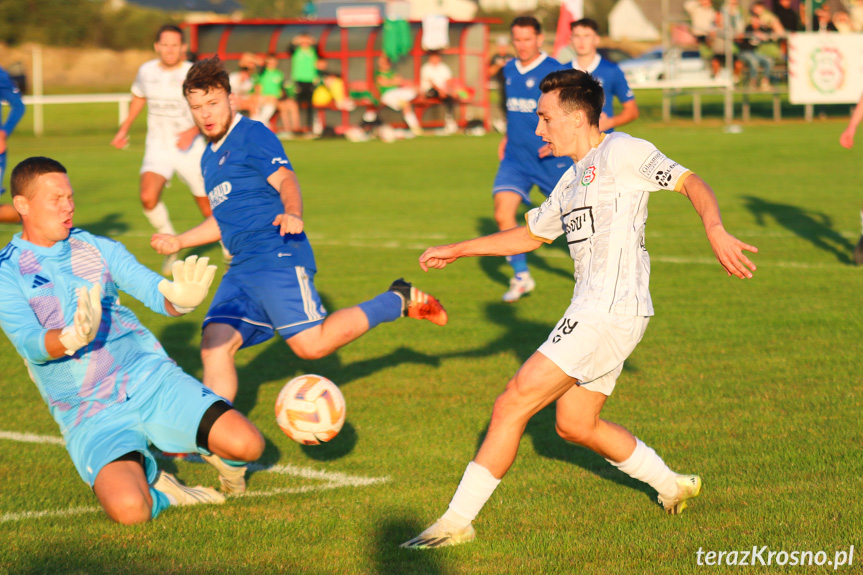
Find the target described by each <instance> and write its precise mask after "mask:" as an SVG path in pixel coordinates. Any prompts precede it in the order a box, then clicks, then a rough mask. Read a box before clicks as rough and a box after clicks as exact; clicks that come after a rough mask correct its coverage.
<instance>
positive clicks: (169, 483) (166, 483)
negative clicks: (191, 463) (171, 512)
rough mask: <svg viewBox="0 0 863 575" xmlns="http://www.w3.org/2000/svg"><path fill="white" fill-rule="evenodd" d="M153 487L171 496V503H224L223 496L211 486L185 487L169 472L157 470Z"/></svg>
mask: <svg viewBox="0 0 863 575" xmlns="http://www.w3.org/2000/svg"><path fill="white" fill-rule="evenodd" d="M153 489H155V490H156V491H161V492H162V493H164V494H165V495H168V496H169V499H170V498H173V500H172V501H171V504H173V505H197V504H199V503H224V502H225V496H224V495H222V494H221V493H219V492H218V491H216V490H215V489H213V488H212V487H201V486H200V485H198V486H196V487H186V486H185V485H183V484H182V483H180V482H179V481H177V479H176V478H175V477H174V476H173V475H171V474H170V473H165V472H164V471H159V476H158V477H157V478H156V482H155V483H153Z"/></svg>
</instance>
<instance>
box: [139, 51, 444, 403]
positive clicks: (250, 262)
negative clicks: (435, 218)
mask: <svg viewBox="0 0 863 575" xmlns="http://www.w3.org/2000/svg"><path fill="white" fill-rule="evenodd" d="M183 91H184V93H185V94H186V98H187V99H188V101H189V106H190V107H191V109H192V115H193V116H194V117H195V122H196V123H197V124H198V127H200V128H201V131H202V132H203V134H204V136H205V137H206V138H207V140H209V142H210V143H209V145H208V146H207V149H206V151H205V152H204V157H203V158H202V160H201V165H202V170H203V173H204V180H205V182H206V186H207V190H208V195H209V198H210V204H211V205H212V207H213V215H212V216H211V217H209V218H207V219H206V220H205V221H204V223H202V224H200V225H199V226H197V227H195V228H192V229H191V230H188V231H186V232H184V233H182V234H180V235H178V236H173V235H168V234H154V235H153V239H152V242H151V244H152V246H153V248H154V249H155V250H156V251H158V252H159V253H161V254H173V253H176V252H177V251H179V250H181V249H183V248H188V247H193V246H199V245H202V244H206V243H210V242H214V241H216V240H218V239H219V238H220V237H221V238H222V241H223V242H224V244H225V246H226V247H227V248H228V250H230V252H231V253H232V254H233V256H234V260H233V263H232V265H231V268H230V269H229V270H228V272H227V273H226V274H225V276H224V277H223V278H222V283H221V285H220V286H219V289H218V291H217V292H216V295H215V296H214V297H213V302H212V305H211V306H210V309H209V311H208V312H207V316H206V319H205V320H204V331H203V337H202V341H201V358H202V360H203V364H204V385H206V386H207V387H209V388H210V389H212V390H213V391H215V392H216V393H218V394H219V395H221V396H223V397H226V398H228V399H229V400H233V399H234V397H235V396H236V394H237V372H236V368H235V367H234V355H235V354H236V353H237V351H238V350H239V349H240V348H243V347H248V346H252V345H256V344H259V343H262V342H264V341H267V340H268V339H270V338H271V337H273V335H274V333H275V332H278V333H279V335H281V336H282V337H283V338H285V341H286V342H287V344H288V345H289V346H290V348H291V349H292V350H293V352H294V353H296V354H297V355H298V356H299V357H301V358H303V359H318V358H321V357H324V356H326V355H329V354H330V353H332V352H334V351H335V350H337V349H338V348H340V347H342V346H343V345H345V344H347V343H349V342H351V341H353V340H355V339H357V338H358V337H360V336H361V335H363V334H364V333H366V332H367V331H368V330H370V329H371V328H373V327H375V326H377V325H378V324H381V323H384V322H389V321H394V320H396V319H398V318H399V317H402V316H410V317H413V318H417V319H427V320H430V321H431V322H433V323H435V324H438V325H444V324H446V322H447V314H446V311H445V310H444V308H443V306H441V304H440V303H439V302H438V301H437V300H436V299H435V298H433V297H432V296H430V295H427V294H425V293H423V292H421V291H419V290H418V289H416V288H414V287H412V286H411V285H410V284H409V283H407V282H405V281H403V280H396V281H395V282H393V284H392V285H391V286H390V288H389V290H388V291H386V292H384V293H382V294H380V295H378V296H377V297H375V298H373V299H371V300H369V301H367V302H364V303H361V304H359V305H357V306H354V307H351V308H347V309H342V310H338V311H336V312H335V313H333V314H330V315H327V312H326V310H325V309H324V307H323V305H322V304H321V300H320V297H318V293H317V292H316V291H315V284H314V279H315V272H316V271H317V268H316V266H315V258H314V255H313V254H312V247H311V245H310V244H309V241H308V239H307V238H306V234H305V233H304V231H303V229H304V224H303V200H302V195H301V193H300V186H299V183H298V182H297V177H296V175H295V174H294V171H293V168H292V167H291V164H290V162H289V161H288V157H287V154H285V150H284V148H283V147H282V144H281V142H279V140H278V138H276V136H275V135H274V134H273V133H272V132H271V131H270V130H269V129H268V128H267V127H266V126H264V125H263V124H261V123H260V122H255V121H253V120H250V119H248V118H245V117H243V116H241V115H239V114H235V113H234V112H233V110H232V109H231V103H230V98H229V96H230V92H231V86H230V84H229V82H228V74H227V73H226V72H225V69H224V67H223V66H222V62H221V61H220V60H219V59H218V57H214V58H212V59H207V60H201V61H200V62H198V63H196V64H195V65H194V66H193V67H192V69H191V70H189V75H188V77H187V78H186V82H185V83H184V84H183Z"/></svg>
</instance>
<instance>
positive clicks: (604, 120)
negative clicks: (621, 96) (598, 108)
mask: <svg viewBox="0 0 863 575" xmlns="http://www.w3.org/2000/svg"><path fill="white" fill-rule="evenodd" d="M638 113H639V112H638V104H636V103H635V100H629V101H628V102H624V103H623V109H622V110H621V111H620V114H617V115H615V116H612V117H611V118H609V117H608V116H606V115H605V114H600V116H599V131H600V132H605V131H606V130H610V129H612V128H616V127H618V126H623V125H624V124H628V123H630V122H633V121H635V120H637V119H638Z"/></svg>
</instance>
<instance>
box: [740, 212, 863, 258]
mask: <svg viewBox="0 0 863 575" xmlns="http://www.w3.org/2000/svg"><path fill="white" fill-rule="evenodd" d="M743 199H744V200H746V209H748V210H749V211H750V212H751V213H752V215H753V216H755V221H756V222H757V223H758V225H759V226H761V227H764V225H765V219H766V217H771V218H773V220H774V221H775V222H776V223H777V224H779V225H780V226H782V227H784V228H785V229H786V230H788V231H790V232H791V233H793V234H794V235H796V236H798V237H799V238H801V239H804V240H806V241H808V242H810V243H811V244H812V245H813V246H815V247H816V248H818V249H819V250H822V251H825V252H827V253H830V254H833V255H834V256H835V257H836V259H837V260H838V261H839V262H841V263H844V264H849V265H850V264H852V259H851V256H850V253H851V252H853V250H854V244H853V243H851V242H850V241H849V240H848V238H846V237H844V236H843V235H842V234H840V233H839V232H837V231H836V230H834V229H833V220H832V219H831V218H830V216H828V215H827V214H823V213H818V212H810V211H807V210H804V209H803V208H799V207H797V206H792V205H789V204H778V203H774V202H768V201H767V200H764V199H762V198H756V197H755V196H743Z"/></svg>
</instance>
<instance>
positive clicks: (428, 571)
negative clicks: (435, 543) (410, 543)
mask: <svg viewBox="0 0 863 575" xmlns="http://www.w3.org/2000/svg"><path fill="white" fill-rule="evenodd" d="M426 527H427V525H420V524H419V523H417V521H416V519H413V518H410V517H408V516H406V515H402V516H398V517H387V518H386V519H385V520H384V524H383V526H382V527H381V528H380V529H379V530H378V533H377V536H376V538H375V539H376V540H375V547H374V550H375V555H374V557H372V558H371V561H372V562H373V567H372V569H373V571H372V572H373V573H378V574H379V575H392V574H393V573H411V574H417V575H443V574H444V573H449V570H447V569H445V568H444V565H443V561H442V560H443V556H442V555H441V552H440V551H439V550H422V549H402V548H401V547H399V545H400V544H401V543H403V542H405V541H407V540H408V539H410V538H412V537H416V536H417V535H418V534H419V533H420V532H421V531H422V530H423V529H425V528H426Z"/></svg>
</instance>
